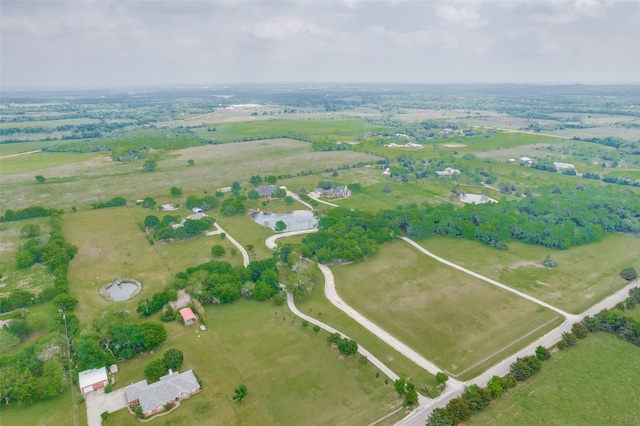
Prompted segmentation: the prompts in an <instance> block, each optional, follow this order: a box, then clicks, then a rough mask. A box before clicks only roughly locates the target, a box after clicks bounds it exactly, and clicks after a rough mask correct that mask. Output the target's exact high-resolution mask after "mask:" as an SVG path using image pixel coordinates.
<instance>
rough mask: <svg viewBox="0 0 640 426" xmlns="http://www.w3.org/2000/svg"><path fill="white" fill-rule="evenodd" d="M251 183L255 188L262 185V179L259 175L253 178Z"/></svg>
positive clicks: (250, 180)
mask: <svg viewBox="0 0 640 426" xmlns="http://www.w3.org/2000/svg"><path fill="white" fill-rule="evenodd" d="M249 183H250V184H251V185H253V186H258V185H260V184H261V183H262V178H261V177H260V176H259V175H255V176H251V178H250V179H249Z"/></svg>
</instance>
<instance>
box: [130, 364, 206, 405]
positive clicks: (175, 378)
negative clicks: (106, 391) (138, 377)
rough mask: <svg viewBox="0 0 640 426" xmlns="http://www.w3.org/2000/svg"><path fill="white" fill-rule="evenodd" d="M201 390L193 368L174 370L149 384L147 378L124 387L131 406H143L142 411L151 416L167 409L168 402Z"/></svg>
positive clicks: (184, 397) (173, 401) (187, 396)
mask: <svg viewBox="0 0 640 426" xmlns="http://www.w3.org/2000/svg"><path fill="white" fill-rule="evenodd" d="M199 391H200V385H199V384H198V380H197V379H196V376H195V375H194V374H193V371H192V370H187V371H185V372H184V373H178V372H175V373H174V372H173V371H171V370H169V374H167V375H166V376H162V377H160V381H158V382H155V383H151V384H148V383H147V381H146V380H142V381H140V382H137V383H134V384H132V385H129V386H127V387H126V388H125V389H124V393H125V395H126V397H127V402H128V403H129V407H131V408H132V409H133V408H134V407H135V406H138V405H139V406H140V407H142V413H143V414H144V415H145V416H149V415H152V414H155V413H158V412H160V411H162V410H164V409H165V405H166V404H172V403H175V402H177V401H181V400H183V399H186V398H189V397H190V396H191V395H193V394H194V393H196V392H199Z"/></svg>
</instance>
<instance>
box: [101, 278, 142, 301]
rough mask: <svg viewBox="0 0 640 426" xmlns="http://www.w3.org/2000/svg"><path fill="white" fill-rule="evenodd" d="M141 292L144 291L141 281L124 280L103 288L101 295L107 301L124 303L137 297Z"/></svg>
mask: <svg viewBox="0 0 640 426" xmlns="http://www.w3.org/2000/svg"><path fill="white" fill-rule="evenodd" d="M140 291H142V284H140V282H139V281H137V280H134V279H132V278H124V279H120V280H116V281H115V282H112V283H110V284H107V285H105V286H102V288H101V289H100V294H101V295H102V297H104V298H105V299H107V300H112V301H114V302H122V301H123V300H129V299H131V298H132V297H133V296H136V295H137V294H138V293H140Z"/></svg>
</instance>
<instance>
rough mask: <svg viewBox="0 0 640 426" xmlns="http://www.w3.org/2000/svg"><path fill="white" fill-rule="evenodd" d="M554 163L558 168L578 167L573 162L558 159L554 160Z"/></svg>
mask: <svg viewBox="0 0 640 426" xmlns="http://www.w3.org/2000/svg"><path fill="white" fill-rule="evenodd" d="M553 165H554V166H556V168H558V169H575V168H576V166H574V165H573V164H571V163H560V162H557V161H554V162H553Z"/></svg>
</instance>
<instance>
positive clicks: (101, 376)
mask: <svg viewBox="0 0 640 426" xmlns="http://www.w3.org/2000/svg"><path fill="white" fill-rule="evenodd" d="M78 383H79V384H80V392H82V394H85V393H88V392H92V391H94V390H98V389H102V388H103V387H105V386H106V385H107V383H109V379H108V377H107V369H106V368H105V367H101V368H94V369H93V370H84V371H81V372H80V373H78Z"/></svg>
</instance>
